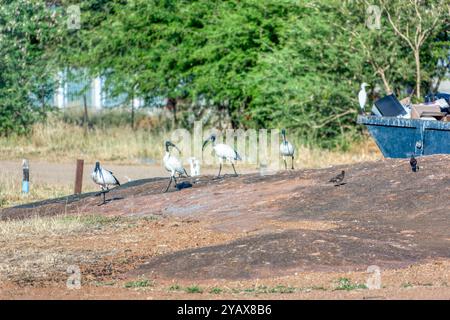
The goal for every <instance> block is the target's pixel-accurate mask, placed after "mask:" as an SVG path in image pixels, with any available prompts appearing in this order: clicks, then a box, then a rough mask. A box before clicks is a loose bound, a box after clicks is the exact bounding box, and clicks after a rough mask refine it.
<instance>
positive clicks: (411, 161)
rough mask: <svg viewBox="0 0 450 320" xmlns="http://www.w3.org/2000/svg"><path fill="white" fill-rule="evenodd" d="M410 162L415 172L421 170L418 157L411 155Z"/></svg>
mask: <svg viewBox="0 0 450 320" xmlns="http://www.w3.org/2000/svg"><path fill="white" fill-rule="evenodd" d="M409 164H410V165H411V170H412V171H413V172H417V171H419V166H418V165H417V159H416V158H414V155H411V160H409Z"/></svg>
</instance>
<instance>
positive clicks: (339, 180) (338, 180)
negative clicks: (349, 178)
mask: <svg viewBox="0 0 450 320" xmlns="http://www.w3.org/2000/svg"><path fill="white" fill-rule="evenodd" d="M344 178H345V171H344V170H342V172H341V173H340V174H338V175H337V176H336V177H334V178H333V179H330V181H328V182H330V183H331V182H332V183H334V186H336V187H337V186H340V185H341V184H342V181H344Z"/></svg>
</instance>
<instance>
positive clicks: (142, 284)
mask: <svg viewBox="0 0 450 320" xmlns="http://www.w3.org/2000/svg"><path fill="white" fill-rule="evenodd" d="M152 285H153V283H152V281H150V280H147V279H143V280H136V281H129V282H127V283H125V285H124V287H125V288H146V287H150V286H152Z"/></svg>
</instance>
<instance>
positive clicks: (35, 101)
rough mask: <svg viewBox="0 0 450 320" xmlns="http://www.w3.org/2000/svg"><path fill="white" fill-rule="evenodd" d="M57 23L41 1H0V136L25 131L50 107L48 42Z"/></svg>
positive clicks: (55, 16) (50, 64) (50, 69)
mask: <svg viewBox="0 0 450 320" xmlns="http://www.w3.org/2000/svg"><path fill="white" fill-rule="evenodd" d="M57 24H58V16H57V15H55V14H53V13H52V12H51V10H50V9H49V8H48V7H47V6H46V4H45V2H44V1H26V0H14V1H6V0H2V1H1V5H0V70H1V72H0V135H10V134H12V133H19V134H21V133H26V132H28V131H29V129H30V124H32V123H33V122H35V121H36V120H38V119H39V118H42V117H44V116H45V113H46V112H47V111H48V109H49V108H50V105H49V101H48V100H49V98H50V97H51V94H52V92H53V89H54V85H55V84H54V81H53V75H54V69H52V67H53V64H52V59H53V56H52V54H51V52H50V51H49V46H48V44H49V43H54V42H55V39H56V38H57V34H58V31H57V30H58V28H57Z"/></svg>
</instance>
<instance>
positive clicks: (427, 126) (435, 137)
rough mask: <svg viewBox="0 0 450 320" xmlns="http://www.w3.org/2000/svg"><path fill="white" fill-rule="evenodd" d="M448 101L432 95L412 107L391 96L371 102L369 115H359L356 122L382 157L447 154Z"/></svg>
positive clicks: (449, 150) (449, 143) (446, 96)
mask: <svg viewBox="0 0 450 320" xmlns="http://www.w3.org/2000/svg"><path fill="white" fill-rule="evenodd" d="M434 98H437V99H434ZM449 98H450V94H436V95H434V96H433V99H432V98H431V97H428V96H427V99H425V100H426V102H424V103H420V104H413V103H411V99H409V98H405V99H402V100H401V101H399V100H398V99H397V97H396V96H395V95H393V94H391V95H388V96H385V97H383V98H381V99H379V100H377V101H375V103H374V106H373V108H372V115H371V116H365V115H360V116H358V121H357V122H358V123H360V124H364V125H365V126H366V127H367V128H368V130H369V133H370V134H371V135H372V137H373V138H374V140H375V142H376V143H377V145H378V147H379V148H380V150H381V152H382V153H383V155H384V156H385V157H388V158H409V157H411V156H412V155H414V156H416V157H420V156H423V155H431V154H450V110H449V109H450V107H449V104H450V102H449V100H448V99H449Z"/></svg>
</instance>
